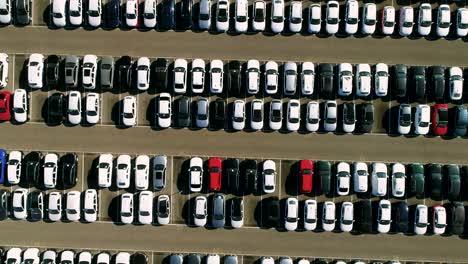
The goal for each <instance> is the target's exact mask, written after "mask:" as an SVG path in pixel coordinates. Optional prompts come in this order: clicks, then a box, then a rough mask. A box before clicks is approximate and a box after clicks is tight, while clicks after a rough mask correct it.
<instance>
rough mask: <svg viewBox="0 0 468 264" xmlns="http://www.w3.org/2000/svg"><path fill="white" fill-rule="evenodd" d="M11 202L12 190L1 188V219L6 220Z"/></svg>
mask: <svg viewBox="0 0 468 264" xmlns="http://www.w3.org/2000/svg"><path fill="white" fill-rule="evenodd" d="M9 204H10V192H9V191H7V190H0V220H5V219H6V218H7V217H8V212H9V210H8V205H9Z"/></svg>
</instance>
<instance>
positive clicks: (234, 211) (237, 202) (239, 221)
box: [231, 198, 244, 228]
mask: <svg viewBox="0 0 468 264" xmlns="http://www.w3.org/2000/svg"><path fill="white" fill-rule="evenodd" d="M243 225H244V199H242V198H234V199H232V202H231V226H232V227H233V228H241V227H242V226H243Z"/></svg>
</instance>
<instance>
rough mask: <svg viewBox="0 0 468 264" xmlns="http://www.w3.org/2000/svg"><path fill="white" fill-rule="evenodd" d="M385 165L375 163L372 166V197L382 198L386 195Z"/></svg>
mask: <svg viewBox="0 0 468 264" xmlns="http://www.w3.org/2000/svg"><path fill="white" fill-rule="evenodd" d="M387 179H388V174H387V165H385V164H384V163H379V162H376V163H374V164H372V195H374V196H380V197H383V196H385V195H386V194H387Z"/></svg>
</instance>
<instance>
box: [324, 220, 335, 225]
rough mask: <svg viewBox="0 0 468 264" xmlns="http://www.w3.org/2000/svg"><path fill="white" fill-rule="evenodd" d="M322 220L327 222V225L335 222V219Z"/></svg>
mask: <svg viewBox="0 0 468 264" xmlns="http://www.w3.org/2000/svg"><path fill="white" fill-rule="evenodd" d="M323 222H324V223H325V224H327V225H331V224H333V223H335V220H333V219H323Z"/></svg>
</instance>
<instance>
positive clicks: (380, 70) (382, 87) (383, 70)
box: [374, 63, 389, 97]
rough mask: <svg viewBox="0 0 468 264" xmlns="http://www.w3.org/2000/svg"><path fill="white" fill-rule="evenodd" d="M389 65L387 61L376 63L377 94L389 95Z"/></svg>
mask: <svg viewBox="0 0 468 264" xmlns="http://www.w3.org/2000/svg"><path fill="white" fill-rule="evenodd" d="M388 79H389V74H388V66H387V64H385V63H378V64H377V65H375V77H374V81H375V95H377V96H381V97H382V96H387V93H388Z"/></svg>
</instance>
